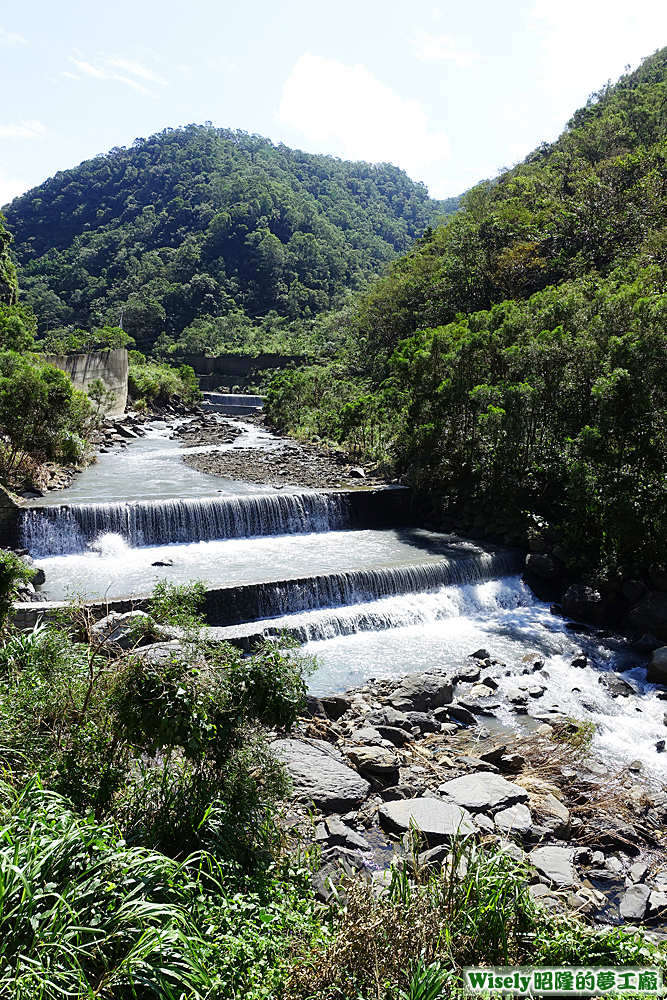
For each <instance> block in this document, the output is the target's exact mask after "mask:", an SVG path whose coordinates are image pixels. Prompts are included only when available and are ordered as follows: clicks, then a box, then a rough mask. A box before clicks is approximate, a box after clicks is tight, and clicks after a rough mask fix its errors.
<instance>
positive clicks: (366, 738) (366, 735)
mask: <svg viewBox="0 0 667 1000" xmlns="http://www.w3.org/2000/svg"><path fill="white" fill-rule="evenodd" d="M350 739H351V740H353V741H354V742H355V743H382V736H380V733H379V732H378V731H377V729H375V728H374V727H373V726H364V727H363V729H355V730H354V732H353V733H350Z"/></svg>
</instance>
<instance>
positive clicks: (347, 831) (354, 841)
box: [324, 816, 372, 851]
mask: <svg viewBox="0 0 667 1000" xmlns="http://www.w3.org/2000/svg"><path fill="white" fill-rule="evenodd" d="M324 825H325V827H326V832H327V837H326V839H327V841H328V842H329V844H331V845H332V846H340V847H349V848H351V849H352V850H357V851H370V850H372V848H371V845H370V844H369V843H368V841H367V840H366V839H365V837H362V836H361V834H360V833H357V831H356V830H352V829H351V828H350V827H349V826H347V825H346V824H345V823H343V821H342V820H340V819H339V818H338V817H337V816H328V817H327V819H325V821H324Z"/></svg>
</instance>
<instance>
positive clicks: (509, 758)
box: [499, 753, 526, 771]
mask: <svg viewBox="0 0 667 1000" xmlns="http://www.w3.org/2000/svg"><path fill="white" fill-rule="evenodd" d="M525 763H526V758H525V757H523V756H522V755H521V754H520V753H508V754H505V755H504V756H503V757H501V758H500V761H499V764H500V766H501V767H502V768H503V770H505V771H520V770H521V768H522V767H523V765H524V764H525Z"/></svg>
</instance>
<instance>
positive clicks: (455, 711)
mask: <svg viewBox="0 0 667 1000" xmlns="http://www.w3.org/2000/svg"><path fill="white" fill-rule="evenodd" d="M448 715H449V717H450V718H451V719H456V721H457V722H460V723H462V725H464V726H476V725H477V719H476V718H475V716H474V715H473V714H472V712H470V711H469V710H468V709H467V708H464V707H463V705H450V706H449V709H448Z"/></svg>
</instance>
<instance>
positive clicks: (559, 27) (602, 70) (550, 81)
mask: <svg viewBox="0 0 667 1000" xmlns="http://www.w3.org/2000/svg"><path fill="white" fill-rule="evenodd" d="M529 24H530V26H531V27H533V28H534V29H535V30H536V31H537V32H538V33H539V34H540V35H541V36H542V44H543V58H542V61H541V66H540V77H541V79H542V83H543V85H544V87H545V88H546V89H547V91H549V92H550V93H551V94H552V96H553V97H555V98H556V100H557V102H558V112H559V113H562V114H563V116H564V117H569V115H570V114H571V113H572V111H573V110H574V106H575V105H576V103H577V102H579V103H582V102H583V101H584V100H585V99H586V97H588V95H589V94H590V93H592V92H593V91H597V90H599V89H600V88H601V87H602V86H604V84H605V83H606V81H607V80H608V79H611V80H612V81H613V80H616V79H617V78H618V77H619V76H620V75H621V73H623V71H624V68H625V66H626V65H627V64H630V65H631V66H633V67H634V66H637V65H638V64H639V62H640V60H641V58H642V56H649V55H651V54H652V53H653V52H655V50H656V49H657V48H659V47H660V46H662V45H665V44H666V43H667V4H665V3H664V2H662V0H634V3H632V4H631V5H629V4H628V3H627V2H626V0H583V2H582V0H557V2H556V0H535V2H534V4H533V7H532V9H531V11H530V22H529Z"/></svg>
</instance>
